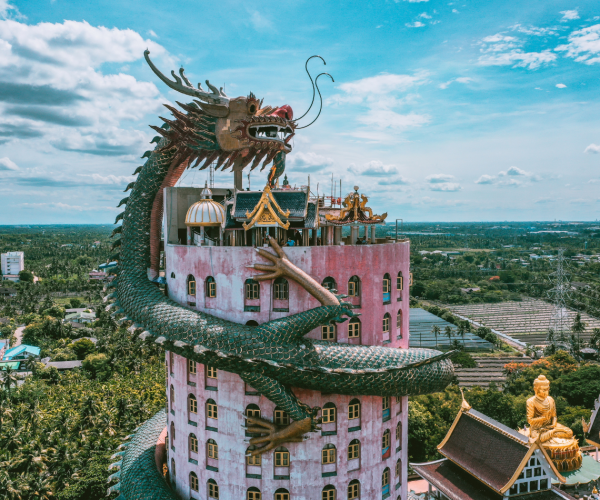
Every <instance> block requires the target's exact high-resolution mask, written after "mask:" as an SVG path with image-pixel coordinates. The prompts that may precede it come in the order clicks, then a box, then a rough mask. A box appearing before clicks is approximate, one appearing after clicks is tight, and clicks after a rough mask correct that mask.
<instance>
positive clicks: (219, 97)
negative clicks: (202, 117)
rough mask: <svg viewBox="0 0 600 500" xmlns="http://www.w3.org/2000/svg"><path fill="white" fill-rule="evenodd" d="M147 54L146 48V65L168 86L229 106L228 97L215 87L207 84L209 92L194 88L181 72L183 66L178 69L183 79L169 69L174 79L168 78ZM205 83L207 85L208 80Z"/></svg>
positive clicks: (183, 92)
mask: <svg viewBox="0 0 600 500" xmlns="http://www.w3.org/2000/svg"><path fill="white" fill-rule="evenodd" d="M149 54H150V51H149V50H148V49H146V50H145V51H144V59H146V62H147V63H148V66H150V69H151V70H152V71H154V74H155V75H156V76H158V77H159V78H160V79H161V80H162V81H163V82H164V83H165V84H166V85H167V86H168V87H170V88H172V89H173V90H176V91H177V92H181V93H182V94H185V95H189V96H192V97H198V98H199V99H202V100H204V101H208V102H210V103H211V104H217V105H221V106H226V107H229V97H227V96H226V95H224V94H223V92H219V90H218V89H217V88H216V87H213V86H212V85H209V88H210V90H211V91H212V92H210V93H209V92H206V91H204V89H202V88H201V87H200V88H198V89H195V88H194V87H193V86H192V85H191V83H190V81H189V80H188V79H187V77H186V76H185V74H184V73H183V71H184V70H183V68H181V69H180V70H179V74H180V75H181V77H182V78H183V81H182V78H179V77H178V76H177V75H175V72H174V71H171V75H172V76H173V78H174V79H175V81H172V80H169V79H168V78H167V77H166V76H165V75H163V74H162V73H161V71H160V70H159V69H158V68H157V67H156V66H155V65H154V63H153V62H152V61H151V60H150V57H149ZM206 83H207V85H208V81H207V82H206Z"/></svg>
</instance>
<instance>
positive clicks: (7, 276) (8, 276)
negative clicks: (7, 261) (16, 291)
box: [2, 274, 21, 283]
mask: <svg viewBox="0 0 600 500" xmlns="http://www.w3.org/2000/svg"><path fill="white" fill-rule="evenodd" d="M2 281H12V282H13V283H18V282H19V281H21V278H20V277H19V275H18V274H3V275H2Z"/></svg>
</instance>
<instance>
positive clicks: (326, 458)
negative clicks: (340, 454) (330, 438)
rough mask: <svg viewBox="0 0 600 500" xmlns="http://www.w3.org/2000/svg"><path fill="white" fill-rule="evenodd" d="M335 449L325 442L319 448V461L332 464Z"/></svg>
mask: <svg viewBox="0 0 600 500" xmlns="http://www.w3.org/2000/svg"><path fill="white" fill-rule="evenodd" d="M336 451H337V450H336V449H335V446H334V445H333V444H331V443H329V444H326V445H325V446H324V447H323V449H322V450H321V463H322V464H334V463H335V462H336Z"/></svg>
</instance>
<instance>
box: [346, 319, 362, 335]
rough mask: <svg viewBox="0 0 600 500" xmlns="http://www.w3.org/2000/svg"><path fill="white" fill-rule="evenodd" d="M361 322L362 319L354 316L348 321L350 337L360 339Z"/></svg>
mask: <svg viewBox="0 0 600 500" xmlns="http://www.w3.org/2000/svg"><path fill="white" fill-rule="evenodd" d="M360 330H361V323H360V319H358V318H352V319H351V320H350V321H349V323H348V338H349V339H359V340H360Z"/></svg>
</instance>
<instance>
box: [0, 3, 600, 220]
mask: <svg viewBox="0 0 600 500" xmlns="http://www.w3.org/2000/svg"><path fill="white" fill-rule="evenodd" d="M146 47H148V48H149V49H150V50H151V53H152V56H153V58H154V60H155V62H156V63H157V64H158V65H159V67H161V68H163V69H164V71H165V72H167V73H168V71H169V70H170V69H177V68H178V67H179V66H180V65H183V66H184V67H185V68H186V73H187V75H188V77H190V79H191V80H192V81H194V82H196V81H204V80H206V79H207V78H208V79H210V80H211V82H213V83H214V84H219V86H220V85H224V86H225V88H226V91H227V93H228V94H229V95H231V96H237V95H247V94H248V93H249V92H250V91H252V92H254V93H255V94H256V95H257V96H258V97H264V98H265V103H266V104H270V105H272V106H277V105H282V104H289V105H290V106H292V108H293V109H294V112H295V115H296V116H299V115H300V114H302V113H303V112H304V110H305V109H306V108H307V106H308V104H309V103H310V98H311V87H310V84H309V81H308V78H307V76H306V74H305V73H304V61H305V60H306V58H307V57H308V56H311V55H313V54H319V55H321V56H323V58H325V60H326V61H327V66H325V67H323V66H322V64H321V63H320V62H318V61H316V60H313V61H311V65H312V66H311V67H312V68H313V72H314V73H315V74H316V73H317V72H320V71H323V70H327V71H328V72H330V73H331V74H332V75H333V76H334V78H335V83H332V82H330V81H325V80H321V82H322V83H321V88H322V91H323V95H324V108H323V113H322V115H321V117H320V118H319V120H318V121H317V122H316V123H315V124H314V125H313V126H311V127H309V128H307V129H305V130H302V131H299V132H298V133H297V135H296V137H295V138H294V141H295V142H294V151H293V153H291V154H290V155H289V157H288V162H287V170H286V172H287V174H288V177H289V179H290V181H291V182H292V183H293V184H294V183H295V184H298V185H300V184H306V182H307V178H308V175H310V177H311V186H312V188H313V191H315V190H316V187H317V183H318V185H319V191H320V192H323V191H324V192H326V193H327V194H329V193H330V191H331V177H332V174H333V177H334V179H335V180H336V185H339V180H340V179H341V180H342V189H343V191H344V192H347V191H349V190H350V189H351V187H352V186H353V185H358V186H359V187H360V190H361V191H362V192H365V193H366V194H367V195H370V197H371V203H370V204H371V205H372V206H373V207H374V208H375V209H376V211H377V212H378V213H381V212H384V211H386V212H388V214H389V218H390V220H391V219H393V218H395V217H402V218H404V220H407V221H427V220H431V221H453V220H454V221H470V220H472V221H480V220H553V219H562V220H595V219H596V218H597V217H598V209H599V208H600V195H599V194H598V187H599V186H600V120H599V118H598V117H599V116H600V99H599V98H600V88H599V87H600V85H599V84H600V4H598V2H592V1H587V2H577V3H573V2H567V1H548V0H543V1H542V0H532V1H529V2H517V1H506V0H504V1H485V0H480V1H478V2H475V1H467V2H465V1H450V2H448V1H444V2H442V1H438V0H425V1H402V0H387V1H385V0H376V1H372V2H349V1H347V2H335V1H329V2H322V1H321V2H315V1H308V0H307V1H288V2H270V3H269V2H252V3H250V2H235V1H228V0H221V1H220V2H198V1H178V2H156V1H154V0H145V1H143V2H141V1H131V0H129V1H127V2H122V1H121V2H116V1H99V2H75V1H63V0H54V1H46V0H36V1H33V0H30V1H19V0H16V1H15V0H10V1H7V0H0V110H1V112H0V224H27V223H29V224H32V223H106V222H112V221H113V220H114V216H115V215H116V213H118V211H117V210H116V209H115V208H114V207H115V206H116V204H117V203H118V201H119V200H120V199H121V198H122V197H123V196H124V195H123V193H122V191H123V189H124V188H125V186H126V185H127V184H128V183H129V182H130V181H131V180H132V179H133V178H132V177H131V174H132V172H133V171H134V170H135V168H136V167H137V166H138V165H140V164H141V160H140V159H139V157H140V156H141V155H142V153H143V152H144V151H145V150H146V149H149V145H148V142H149V141H150V140H151V138H152V137H153V136H154V135H155V134H154V133H153V131H152V130H151V129H149V128H148V124H159V123H161V122H160V121H159V120H158V115H159V114H161V115H163V116H165V113H166V110H165V109H164V108H162V104H163V103H165V102H170V103H173V102H174V101H175V100H176V99H179V100H181V97H180V96H178V95H176V94H175V93H174V92H172V91H169V90H168V89H167V88H165V86H164V85H163V84H162V83H161V82H160V81H158V79H157V78H156V77H155V76H154V75H153V74H152V72H151V71H150V70H149V68H148V67H147V66H146V63H145V62H144V60H143V57H142V56H143V51H144V49H145V48H146ZM265 174H266V171H265V172H263V173H262V174H261V173H257V172H256V171H255V172H254V173H253V174H252V176H251V186H252V187H253V188H257V187H262V185H263V184H264V181H265ZM205 179H206V174H205V173H204V172H198V173H196V172H195V171H191V172H190V173H189V174H187V175H186V176H185V178H184V179H182V183H183V184H185V185H190V184H193V185H203V184H204V181H205ZM216 180H217V184H218V185H231V184H232V175H231V174H230V173H226V174H219V175H218V176H217V178H216Z"/></svg>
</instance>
